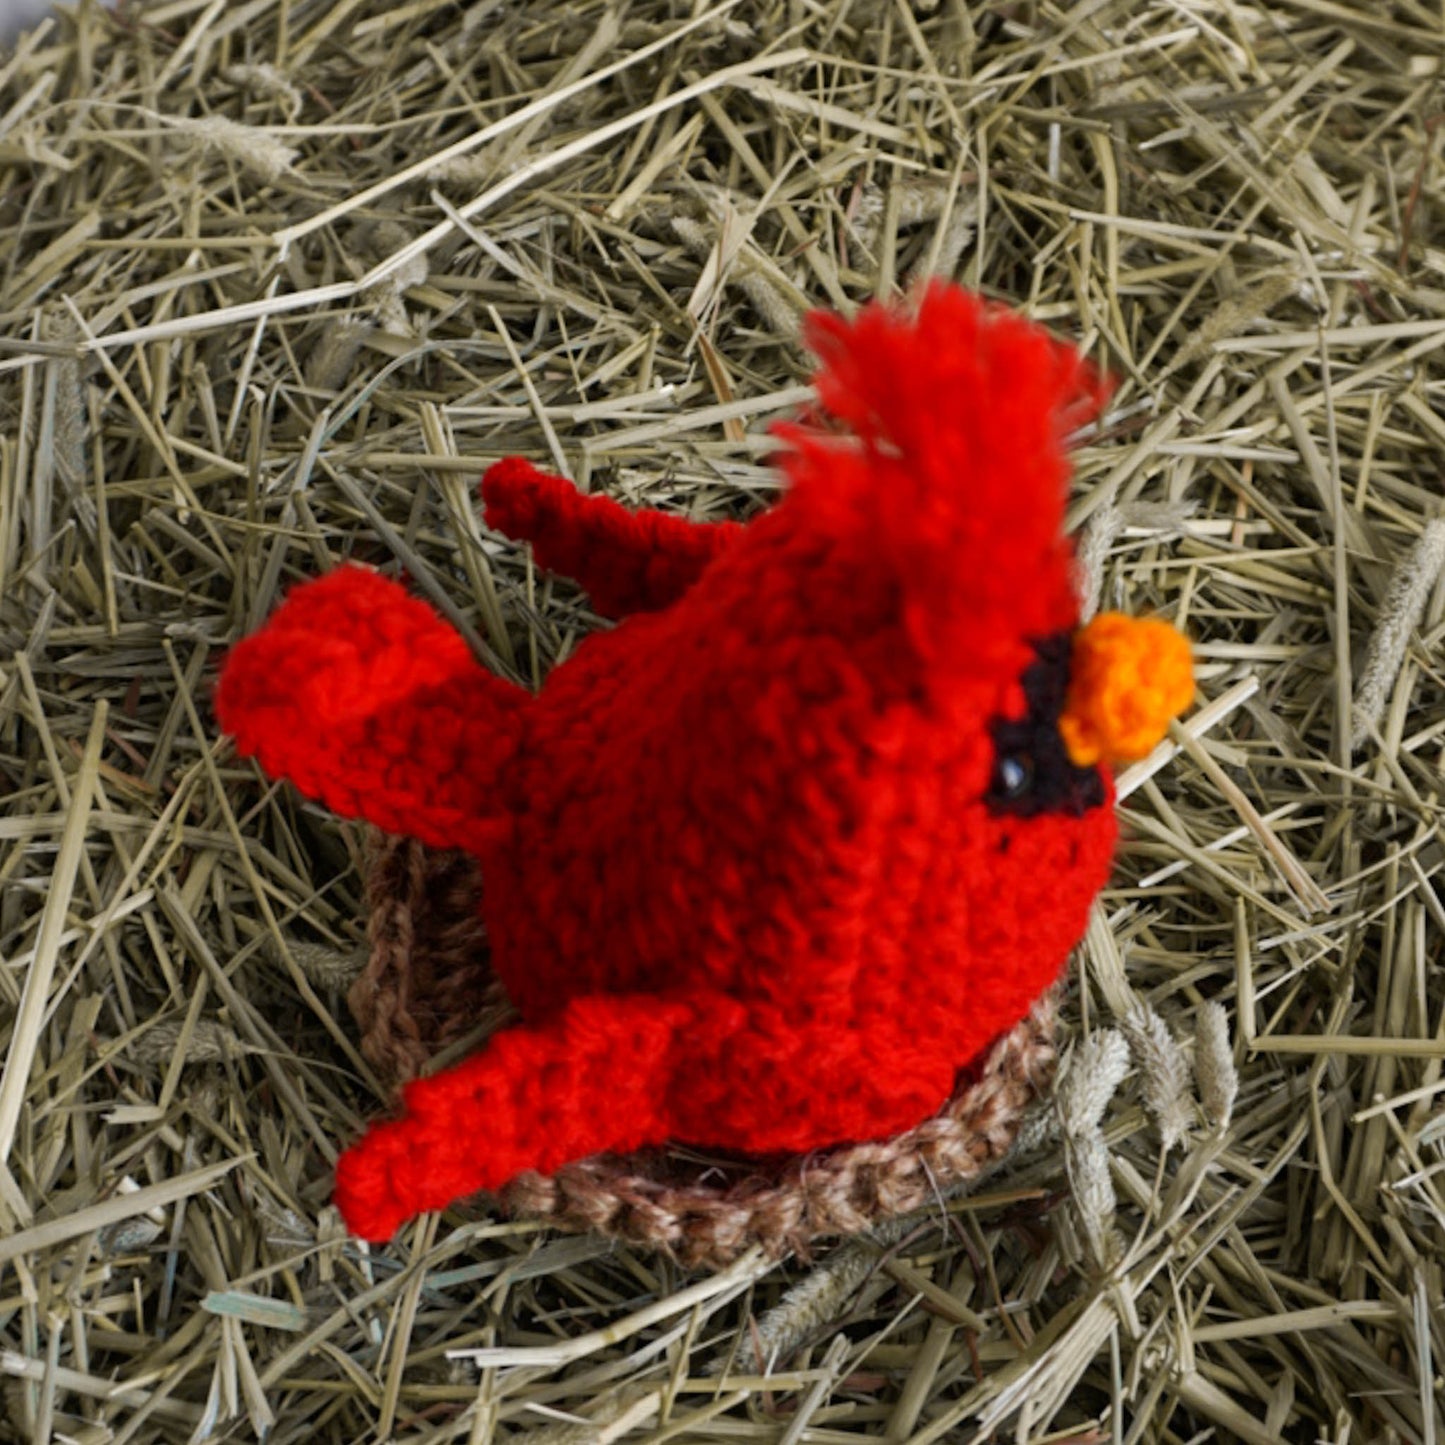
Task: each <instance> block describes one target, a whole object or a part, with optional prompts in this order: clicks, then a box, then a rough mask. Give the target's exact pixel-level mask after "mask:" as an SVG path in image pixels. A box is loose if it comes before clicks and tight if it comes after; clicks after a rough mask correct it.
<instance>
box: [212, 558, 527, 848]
mask: <svg viewBox="0 0 1445 1445" xmlns="http://www.w3.org/2000/svg"><path fill="white" fill-rule="evenodd" d="M528 701H529V698H528V694H527V693H525V692H523V691H522V689H520V688H517V687H514V686H512V685H511V684H510V683H507V682H504V681H502V680H501V679H500V678H496V677H493V676H492V675H491V674H490V673H488V672H486V671H485V670H484V669H483V668H482V667H481V666H480V664H479V663H477V661H476V660H475V659H474V658H473V657H472V655H471V653H470V652H469V651H468V649H467V645H466V643H465V642H464V641H463V640H462V638H461V637H460V636H459V635H458V634H457V633H456V632H455V630H454V629H452V628H451V627H449V626H447V624H446V623H445V622H443V621H442V620H441V618H439V617H438V616H437V615H436V614H435V613H434V612H433V611H432V610H431V609H430V608H429V607H427V606H426V605H425V604H424V603H422V602H420V601H418V600H417V599H416V598H414V597H412V596H411V595H410V594H409V593H408V592H407V591H406V590H405V589H404V588H402V587H400V586H398V585H397V584H396V583H395V582H390V581H388V580H387V579H385V578H383V577H380V576H378V575H377V574H375V573H373V572H369V571H366V570H364V569H363V568H360V567H354V566H346V567H341V568H338V569H337V570H336V571H334V572H332V573H330V574H328V575H327V576H325V577H323V578H321V579H320V580H319V581H316V582H310V583H307V584H305V585H303V586H301V587H298V588H297V589H296V590H295V591H294V592H292V593H291V594H290V596H289V597H288V598H287V599H286V601H285V602H284V603H283V604H282V605H281V607H280V608H278V609H277V611H276V613H275V615H274V616H273V617H272V618H271V620H270V621H269V622H268V623H267V624H266V625H265V627H263V628H262V629H261V630H260V631H259V632H257V633H256V634H255V635H253V636H251V637H248V638H247V639H246V640H245V641H244V642H241V643H240V644H239V645H238V646H237V647H236V648H235V649H234V651H233V652H232V653H231V655H230V657H229V658H228V659H227V661H226V665H225V667H224V669H223V671H222V675H221V680H220V683H219V685H218V687H217V690H216V713H217V717H218V719H219V721H220V723H221V726H222V727H223V728H224V729H225V730H226V731H227V732H229V733H231V734H233V735H234V736H235V739H236V745H237V748H238V749H239V751H240V752H241V753H242V754H244V755H248V756H255V757H256V758H258V759H259V760H260V763H261V766H262V767H263V768H265V770H266V771H267V772H268V773H270V774H272V775H273V776H276V777H284V778H287V779H289V780H290V781H291V782H293V783H294V784H295V785H296V786H297V787H298V788H299V789H300V790H301V791H302V792H303V793H306V794H308V795H309V796H311V797H314V798H318V799H320V800H321V801H322V802H323V803H325V804H326V806H327V807H329V808H330V809H331V810H332V811H333V812H337V813H341V814H343V815H344V816H346V817H352V818H364V819H366V820H367V821H368V822H371V823H374V824H376V825H377V826H378V827H380V828H384V829H385V830H386V831H388V832H392V833H404V834H408V835H410V836H411V837H415V838H419V839H420V840H421V841H422V842H424V843H428V844H431V845H432V846H434V847H470V848H472V849H473V850H475V849H476V848H477V846H478V845H479V843H480V841H481V840H482V838H483V837H484V836H485V835H486V834H487V831H488V829H490V828H494V827H496V826H497V825H498V819H499V816H500V813H499V804H498V799H497V789H496V781H497V774H498V772H499V770H500V768H501V766H502V765H503V764H504V763H505V761H506V760H507V759H508V758H509V757H510V756H511V755H512V753H513V752H514V750H515V748H516V745H517V741H518V738H519V736H520V732H521V725H522V719H523V710H524V706H525V704H526V703H527V702H528Z"/></svg>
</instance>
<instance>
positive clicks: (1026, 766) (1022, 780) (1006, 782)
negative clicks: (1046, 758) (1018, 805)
mask: <svg viewBox="0 0 1445 1445" xmlns="http://www.w3.org/2000/svg"><path fill="white" fill-rule="evenodd" d="M998 780H999V785H1000V788H1001V790H1002V792H1003V795H1004V797H1006V798H1020V797H1022V796H1023V795H1024V794H1025V793H1026V792H1028V790H1029V787H1030V785H1031V784H1032V783H1033V780H1034V765H1033V760H1032V759H1031V758H1029V757H1027V756H1023V755H1015V756H1013V757H1007V758H1000V759H999V764H998Z"/></svg>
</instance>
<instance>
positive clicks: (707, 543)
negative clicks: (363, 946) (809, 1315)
mask: <svg viewBox="0 0 1445 1445" xmlns="http://www.w3.org/2000/svg"><path fill="white" fill-rule="evenodd" d="M807 336H808V340H809V342H810V344H811V345H812V347H813V349H814V350H815V352H816V353H817V354H818V356H819V357H820V359H821V366H820V368H819V371H818V374H817V377H816V385H817V393H818V398H819V401H820V403H821V407H822V409H823V410H824V411H825V412H827V413H831V416H832V418H833V423H834V424H833V425H831V426H829V427H823V426H821V425H818V424H816V423H812V422H810V423H798V424H793V425H789V426H784V427H779V428H778V429H777V433H776V434H777V436H778V438H779V440H780V443H781V446H782V454H781V458H780V466H781V469H782V472H783V475H784V477H785V480H786V483H787V487H786V490H785V492H784V494H783V496H782V498H781V500H780V501H779V502H778V503H777V504H776V505H775V506H773V507H772V508H770V509H769V510H767V511H765V512H763V513H762V514H761V515H760V516H758V517H757V518H756V519H755V520H753V521H751V522H749V523H748V524H747V525H737V524H732V523H724V524H717V525H704V524H695V523H692V522H689V521H687V520H684V519H683V518H681V517H676V516H671V515H664V514H662V513H658V512H648V511H628V510H626V509H624V508H622V507H621V506H619V505H618V504H617V503H615V502H613V501H611V500H609V499H607V498H604V497H600V496H584V495H582V494H581V493H579V492H578V491H576V489H575V488H574V487H573V486H572V485H571V484H570V483H568V482H566V481H564V480H562V479H560V478H557V477H553V476H546V475H544V474H542V473H541V472H539V471H537V470H536V469H535V468H533V467H532V466H531V465H530V464H528V463H527V462H525V461H520V460H515V459H512V460H507V461H503V462H499V463H498V464H497V465H496V466H494V467H493V468H492V469H491V470H490V471H489V472H488V473H487V475H486V477H485V479H484V481H483V496H484V499H485V505H486V518H487V522H488V524H489V525H490V526H492V527H493V528H495V529H497V530H498V531H500V532H503V533H506V534H507V535H508V536H511V537H514V538H519V539H525V540H527V541H529V542H530V543H531V544H532V546H533V548H534V549H535V556H536V560H537V562H538V563H539V564H540V565H541V566H543V567H546V568H550V569H553V570H555V571H558V572H562V573H566V574H569V575H570V576H572V577H574V578H576V579H577V580H578V581H579V582H580V583H581V584H582V586H583V587H585V588H586V589H587V591H588V592H589V593H590V595H591V598H592V601H593V604H594V606H595V607H596V608H597V610H598V611H599V612H601V613H603V614H604V615H607V616H610V617H613V618H617V619H621V620H620V622H619V625H618V626H616V627H615V628H612V629H610V630H607V631H604V632H600V633H598V634H596V635H594V636H592V637H589V638H588V639H587V640H586V641H585V642H584V643H582V645H581V646H580V647H578V648H577V650H576V652H575V653H574V654H573V656H572V657H571V658H569V659H568V660H567V661H566V662H564V663H563V664H561V665H560V666H558V667H557V668H555V669H554V670H553V671H552V673H551V674H550V676H549V677H548V678H547V679H546V681H545V683H544V685H543V686H542V688H541V691H540V692H539V693H538V694H537V695H536V696H533V695H531V694H530V693H527V692H525V691H523V690H521V689H519V688H517V687H514V686H512V685H510V684H509V683H507V682H505V681H502V680H500V679H498V678H496V677H494V676H492V675H490V674H489V673H487V672H486V671H485V670H484V669H483V668H482V667H481V666H479V665H478V663H477V662H476V661H475V660H474V659H473V657H472V655H471V654H470V652H469V651H468V649H467V647H466V645H465V644H464V642H463V641H462V639H461V638H460V637H459V636H458V635H457V634H456V633H455V632H454V631H453V630H452V629H450V628H449V627H447V626H446V625H445V624H444V623H443V622H442V621H441V620H440V619H439V618H438V617H437V616H436V615H435V614H434V613H433V612H432V611H431V610H430V609H429V608H428V607H426V606H425V605H424V604H423V603H421V602H420V601H418V600H417V599H416V598H414V597H412V596H410V595H409V594H408V593H407V592H406V591H405V590H404V589H403V588H402V587H400V586H399V585H397V584H396V583H394V582H390V581H387V580H385V579H384V578H382V577H380V576H377V575H376V574H375V573H373V572H370V571H366V570H364V569H362V568H360V567H356V566H345V567H341V568H339V569H338V570H337V571H335V572H333V573H331V574H330V575H329V576H327V577H324V578H322V579H321V580H319V581H316V582H312V583H309V584H307V585H304V586H301V587H298V588H297V589H296V590H295V591H294V592H292V593H291V594H290V596H289V597H288V598H287V600H286V601H285V602H284V604H283V605H282V606H281V608H280V609H279V611H278V612H277V613H276V615H275V616H274V618H273V619H272V620H271V621H270V622H269V623H268V625H267V626H266V627H265V628H264V629H263V630H262V631H261V632H259V633H258V634H257V635H255V636H253V637H251V638H250V639H248V640H246V641H244V642H242V643H241V644H240V645H239V646H238V647H237V648H236V649H235V651H234V653H233V654H232V656H231V658H230V660H229V663H228V665H227V666H226V669H225V672H224V675H223V677H222V680H221V683H220V687H219V691H218V694H217V711H218V714H219V717H220V720H221V722H222V724H223V725H224V727H225V728H226V729H227V730H228V731H229V732H231V733H232V734H234V736H235V739H236V743H237V746H238V748H239V749H240V751H241V752H242V753H244V754H250V755H254V756H255V757H257V758H258V759H259V760H260V763H261V765H262V766H263V767H264V768H265V769H266V770H267V771H268V772H270V773H272V774H275V775H277V776H280V777H285V778H289V779H290V780H291V781H292V782H294V783H295V784H296V785H297V787H299V788H300V789H301V790H302V791H303V792H304V793H307V794H309V795H310V796H312V797H315V798H319V799H320V800H321V801H322V802H324V803H325V804H326V805H327V806H328V807H329V808H331V809H333V810H334V811H336V812H338V813H342V814H345V815H347V816H349V817H359V818H365V819H367V820H369V821H370V822H372V823H374V824H376V825H377V826H378V827H380V828H383V829H385V830H388V831H390V832H393V833H404V834H409V835H411V836H413V837H415V838H418V839H420V840H421V841H422V842H424V843H427V844H431V845H434V846H437V847H455V848H464V849H468V850H470V851H471V853H473V854H474V855H475V856H476V858H477V859H478V860H479V861H480V865H481V871H482V874H483V878H484V880H485V889H484V896H483V902H482V911H483V915H484V920H485V924H486V929H487V933H488V936H489V938H490V945H491V949H492V956H493V964H494V968H495V971H496V973H497V975H498V976H499V978H500V979H501V981H502V983H503V984H504V986H505V987H506V989H507V992H508V993H509V994H510V996H511V998H512V1000H513V1002H514V1003H515V1004H516V1006H517V1009H518V1011H519V1013H520V1016H521V1020H522V1022H521V1023H520V1024H518V1025H517V1026H516V1027H512V1028H508V1029H505V1030H503V1031H502V1032H500V1033H499V1034H497V1035H496V1036H495V1037H493V1038H492V1039H491V1041H490V1042H489V1043H487V1045H486V1046H485V1047H484V1048H483V1049H482V1050H481V1051H480V1052H479V1053H477V1054H475V1055H473V1056H472V1057H471V1058H469V1059H467V1060H466V1061H465V1062H463V1063H461V1064H460V1065H458V1066H457V1067H455V1068H452V1069H450V1070H449V1071H447V1072H445V1073H441V1074H438V1075H436V1076H434V1077H431V1078H426V1079H420V1080H417V1081H415V1082H413V1083H412V1084H410V1085H409V1086H408V1087H407V1088H406V1090H405V1092H404V1095H403V1108H402V1112H401V1114H400V1117H398V1118H396V1119H394V1120H391V1121H389V1122H385V1123H381V1124H378V1125H377V1126H375V1127H374V1128H373V1129H372V1130H371V1131H370V1132H369V1133H368V1134H367V1135H366V1137H365V1138H363V1139H362V1140H361V1141H360V1142H359V1143H358V1144H356V1145H355V1146H354V1147H353V1148H352V1149H350V1150H349V1151H348V1152H347V1153H346V1154H345V1155H344V1156H343V1158H342V1159H341V1162H340V1165H339V1168H338V1170H337V1201H338V1203H339V1205H340V1207H341V1210H342V1213H343V1214H344V1216H345V1218H346V1220H347V1222H348V1224H349V1225H350V1227H351V1228H352V1229H353V1230H354V1231H356V1232H357V1233H358V1234H360V1235H362V1236H364V1237H366V1238H368V1239H373V1240H381V1239H385V1238H387V1237H389V1236H390V1235H391V1234H392V1233H393V1231H394V1230H395V1229H396V1228H397V1227H398V1226H399V1225H400V1224H401V1223H402V1222H403V1221H404V1220H405V1219H407V1218H408V1217H409V1216H411V1215H413V1214H416V1213H418V1212H420V1211H422V1210H429V1209H436V1208H440V1207H442V1206H444V1205H446V1204H448V1203H450V1202H451V1201H453V1200H455V1199H457V1198H459V1197H460V1196H463V1195H467V1194H471V1193H474V1192H476V1191H481V1190H488V1189H495V1188H499V1187H500V1186H502V1185H503V1184H505V1183H506V1182H507V1181H509V1180H510V1179H512V1178H513V1177H514V1176H516V1175H517V1174H519V1173H521V1172H522V1171H526V1170H538V1171H541V1172H543V1173H547V1172H549V1171H551V1170H554V1169H556V1168H557V1167H559V1166H560V1165H562V1164H563V1163H565V1162H567V1161H570V1160H574V1159H579V1158H582V1157H585V1156H588V1155H592V1154H596V1153H600V1152H604V1151H612V1152H617V1153H626V1152H631V1151H635V1150H638V1149H639V1148H641V1147H643V1146H647V1145H656V1144H661V1143H664V1142H666V1141H669V1140H676V1141H683V1142H686V1143H689V1144H693V1145H698V1146H713V1147H719V1148H726V1149H730V1150H739V1151H744V1152H752V1153H757V1154H774V1153H777V1152H779V1151H787V1152H789V1153H798V1152H806V1151H810V1150H815V1149H819V1148H824V1147H827V1146H830V1145H837V1144H841V1143H844V1142H847V1141H863V1140H870V1139H877V1138H882V1137H886V1136H890V1135H892V1134H895V1133H897V1132H899V1131H901V1130H905V1129H908V1128H910V1127H911V1126H913V1125H916V1124H918V1123H919V1122H920V1121H921V1120H923V1119H925V1118H926V1117H928V1116H929V1115H930V1114H931V1113H933V1112H934V1111H936V1110H938V1109H939V1108H940V1107H941V1106H942V1105H943V1104H944V1103H945V1102H946V1101H947V1100H948V1099H949V1097H950V1094H951V1093H952V1091H953V1089H954V1086H955V1081H956V1079H957V1078H958V1076H959V1074H960V1071H961V1070H963V1069H965V1068H966V1067H967V1066H968V1065H969V1064H970V1062H971V1061H973V1060H974V1059H975V1058H976V1057H977V1056H979V1055H980V1053H981V1052H982V1051H983V1050H985V1049H986V1048H987V1047H988V1046H989V1044H990V1043H991V1042H992V1041H993V1040H994V1039H996V1038H997V1037H998V1036H999V1035H1000V1034H1001V1033H1003V1032H1004V1031H1006V1030H1008V1029H1009V1028H1010V1027H1012V1026H1013V1025H1014V1024H1015V1023H1017V1022H1018V1021H1019V1020H1020V1019H1021V1018H1022V1017H1023V1016H1024V1015H1025V1014H1026V1013H1027V1012H1028V1010H1029V1008H1030V1006H1031V1005H1032V1003H1033V1002H1034V1001H1035V1000H1036V999H1037V997H1038V996H1039V995H1040V993H1041V992H1043V991H1044V990H1045V989H1047V988H1048V987H1049V986H1050V985H1051V984H1052V983H1053V982H1054V981H1055V979H1056V977H1057V975H1058V974H1059V971H1060V969H1061V967H1062V965H1063V962H1064V960H1065V958H1066V956H1067V954H1068V952H1069V950H1070V949H1071V947H1072V946H1073V945H1074V944H1075V942H1077V940H1078V938H1079V937H1080V935H1081V933H1082V931H1083V929H1084V926H1085V921H1086V915H1087V911H1088V907H1089V903H1090V900H1091V899H1092V898H1093V896H1094V894H1095V893H1096V891H1097V890H1098V889H1099V887H1100V886H1101V885H1102V884H1103V882H1104V880H1105V877H1106V875H1107V873H1108V870H1109V863H1110V855H1111V851H1112V848H1113V844H1114V838H1115V823H1114V817H1113V809H1112V799H1113V791H1112V784H1111V781H1110V776H1109V773H1108V771H1107V769H1108V765H1109V764H1111V763H1113V762H1116V761H1119V760H1121V759H1126V758H1130V757H1135V756H1139V755H1141V754H1142V753H1143V752H1145V751H1147V750H1148V749H1149V748H1150V747H1151V746H1152V745H1153V744H1154V743H1155V742H1156V741H1157V740H1158V739H1159V737H1160V736H1161V734H1162V733H1163V731H1164V728H1165V726H1166V725H1167V722H1168V720H1169V718H1171V717H1172V716H1173V715H1174V714H1176V713H1177V712H1178V711H1180V710H1181V709H1182V708H1183V707H1184V706H1185V704H1186V703H1187V702H1188V701H1189V699H1190V697H1191V695H1192V692H1193V683H1192V680H1191V675H1190V667H1189V654H1188V648H1187V645H1186V644H1185V643H1184V641H1183V639H1182V638H1181V637H1180V636H1179V634H1178V633H1176V632H1175V631H1174V630H1173V629H1172V628H1170V627H1168V626H1166V625H1165V624H1163V623H1161V622H1148V621H1145V622H1137V621H1132V620H1130V619H1127V618H1124V617H1120V616H1117V615H1112V614H1111V615H1105V616H1103V617H1101V618H1098V619H1096V620H1095V621H1094V622H1093V623H1091V624H1090V625H1089V626H1088V627H1087V628H1085V629H1083V630H1082V631H1079V630H1078V626H1077V624H1078V604H1077V601H1076V598H1075V592H1074V587H1073V578H1072V575H1071V574H1072V566H1073V564H1072V552H1071V548H1070V546H1069V544H1068V542H1067V541H1066V540H1065V538H1064V537H1063V535H1062V530H1061V529H1062V522H1063V509H1064V501H1065V490H1066V484H1067V478H1068V466H1067V462H1066V457H1065V449H1064V439H1065V436H1066V434H1067V433H1068V432H1069V431H1070V430H1071V429H1072V428H1074V427H1076V426H1078V425H1079V424H1080V423H1082V422H1084V421H1085V420H1087V419H1088V418H1089V417H1090V416H1091V415H1092V414H1093V413H1094V412H1095V411H1096V409H1097V407H1098V406H1099V404H1100V402H1101V400H1102V397H1103V387H1102V384H1101V383H1100V381H1099V379H1098V377H1097V376H1096V375H1095V373H1093V372H1092V371H1091V370H1090V369H1089V368H1088V367H1087V366H1086V365H1085V364H1084V363H1083V362H1082V361H1081V360H1080V359H1079V358H1078V356H1077V355H1076V354H1075V353H1074V352H1073V351H1072V350H1071V349H1069V348H1068V347H1066V346H1064V345H1062V344H1060V343H1058V342H1056V341H1054V340H1053V339H1051V338H1050V337H1049V336H1048V335H1047V334H1046V333H1045V332H1044V331H1042V330H1040V329H1039V328H1038V327H1036V326H1034V325H1032V324H1030V323H1028V322H1026V321H1024V320H1023V319H1021V318H1019V317H1018V316H1016V315H1013V314H1011V313H1009V312H1007V311H1005V310H1003V309H1001V308H999V307H996V306H993V305H990V304H988V303H985V302H982V301H980V300H979V299H978V298H977V297H975V296H973V295H971V294H969V293H966V292H964V291H961V290H959V289H957V288H955V287H952V286H947V285H942V284H936V285H934V286H933V287H932V288H931V289H929V290H927V291H926V292H925V293H924V294H923V295H922V297H921V298H920V300H919V304H918V305H917V308H916V310H915V311H914V312H912V313H907V312H905V311H902V310H896V309H890V308H888V307H885V306H883V305H878V304H875V305H871V306H868V307H866V308H865V309H863V310H862V311H861V312H860V313H859V314H858V315H857V316H856V318H855V319H853V320H852V321H845V320H842V319H840V318H838V317H835V316H831V315H815V316H813V317H812V318H810V320H809V323H808V327H807Z"/></svg>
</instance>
